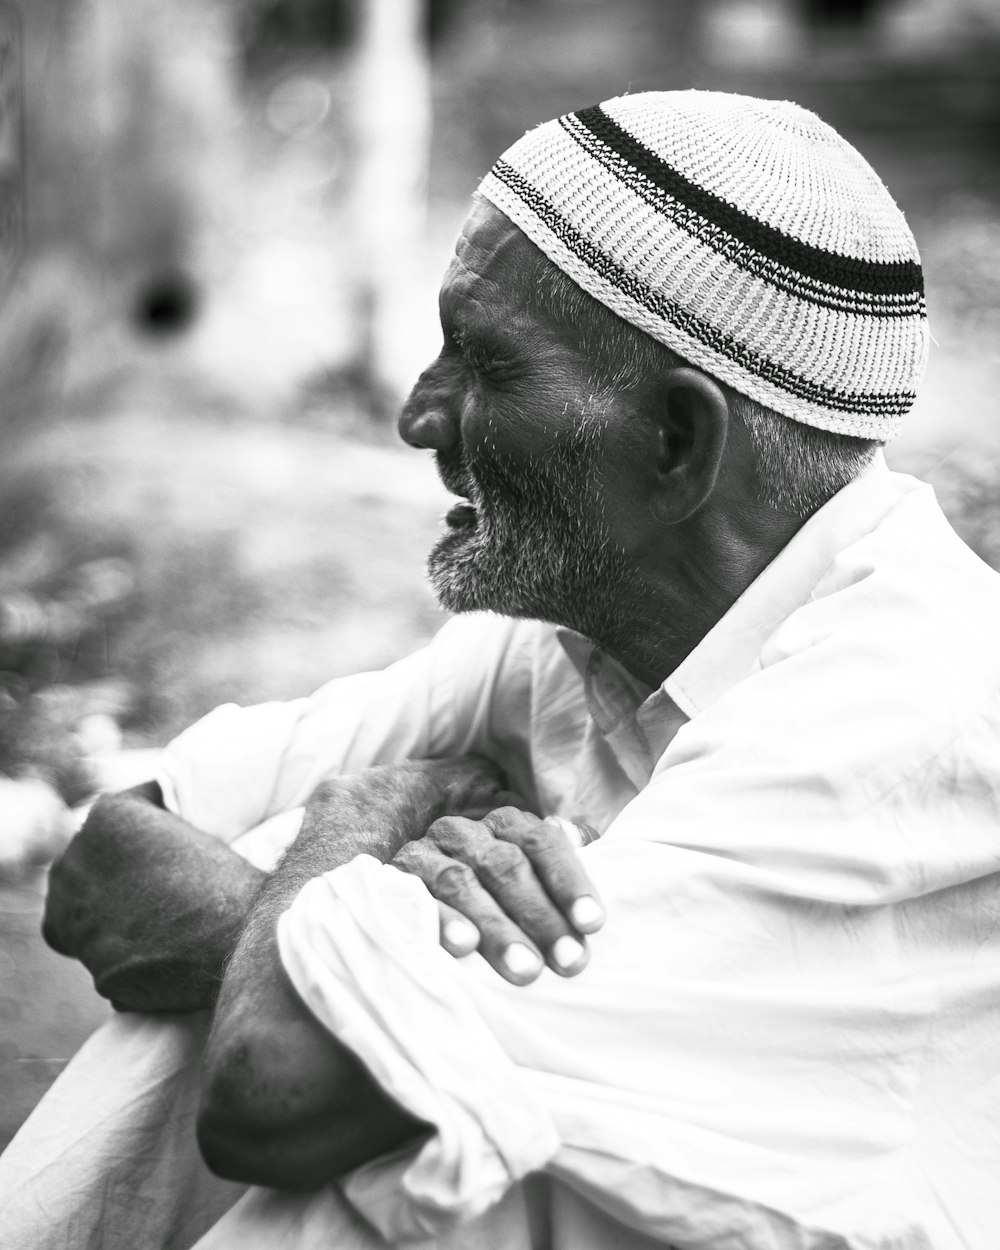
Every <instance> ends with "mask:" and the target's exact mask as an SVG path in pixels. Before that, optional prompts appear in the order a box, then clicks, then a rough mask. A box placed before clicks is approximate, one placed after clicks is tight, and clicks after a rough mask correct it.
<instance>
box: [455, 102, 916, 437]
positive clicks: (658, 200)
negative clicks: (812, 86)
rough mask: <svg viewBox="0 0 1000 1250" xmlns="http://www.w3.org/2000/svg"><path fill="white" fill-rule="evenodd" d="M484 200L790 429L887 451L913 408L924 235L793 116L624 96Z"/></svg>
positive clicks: (865, 171)
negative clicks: (854, 439) (796, 424)
mask: <svg viewBox="0 0 1000 1250" xmlns="http://www.w3.org/2000/svg"><path fill="white" fill-rule="evenodd" d="M479 190H480V193H481V194H482V195H484V196H485V197H486V198H487V199H488V200H489V201H490V202H491V203H493V204H494V205H495V206H496V207H497V208H499V209H500V210H501V211H502V212H503V213H505V214H506V215H507V216H508V217H509V218H510V219H511V220H512V221H513V222H514V223H515V224H516V225H518V226H519V227H520V228H521V229H522V230H523V231H524V233H525V234H526V235H527V236H528V237H529V238H530V239H531V240H532V242H534V243H535V244H537V246H538V247H539V248H541V250H542V251H543V252H544V253H545V255H546V256H548V258H549V259H550V260H551V261H553V262H554V264H556V265H558V267H559V268H560V269H561V270H562V271H563V272H564V273H566V274H568V275H569V276H570V277H571V278H572V279H573V280H574V281H575V282H576V283H578V284H579V285H580V286H581V287H582V288H583V289H584V290H585V291H587V292H588V293H589V294H590V295H592V296H594V297H595V298H596V299H598V300H600V301H601V302H602V303H603V304H605V305H607V307H608V308H610V309H611V310H612V311H613V312H615V313H617V314H618V315H619V316H620V317H622V318H624V320H626V321H628V322H630V323H631V324H632V325H635V326H638V327H639V328H640V329H641V330H644V331H645V332H646V333H647V334H650V335H651V336H652V337H653V338H654V339H657V340H659V341H660V342H661V343H664V344H666V346H667V347H669V348H671V349H672V350H673V351H675V352H677V353H678V354H679V355H680V356H683V357H684V358H685V359H686V360H688V361H690V362H691V363H692V364H695V365H698V366H699V367H700V368H703V369H705V370H706V371H707V372H709V373H711V374H712V375H713V376H715V377H716V378H719V379H720V380H722V381H724V382H727V383H729V385H730V386H732V387H734V388H735V389H736V390H738V391H740V392H741V393H742V394H744V395H748V396H750V397H751V398H752V399H755V400H757V401H758V402H759V403H761V404H764V405H766V406H768V407H770V408H773V409H775V410H776V411H777V412H780V413H783V414H784V415H785V416H786V417H791V418H792V419H793V420H796V421H802V422H805V423H806V424H807V425H813V426H818V427H819V428H820V429H823V430H832V431H834V432H835V433H838V434H853V435H856V436H858V437H862V438H871V439H876V440H878V441H881V442H885V441H887V440H888V439H890V438H891V437H892V436H893V435H894V434H895V433H896V432H897V430H898V429H899V426H900V424H901V422H902V418H903V415H904V414H905V413H906V411H907V410H908V409H909V407H910V405H911V404H912V403H913V400H914V391H915V388H916V385H917V382H918V380H919V378H920V375H921V374H922V372H923V368H924V364H925V361H926V357H927V338H928V335H927V318H926V311H925V307H924V296H923V277H922V273H921V269H920V258H919V256H918V254H917V248H916V244H915V243H914V240H913V236H912V234H911V233H910V230H909V228H908V226H907V224H906V221H905V219H904V217H903V214H902V213H901V212H900V210H899V208H898V207H897V206H896V204H895V202H894V201H893V199H892V197H891V196H890V194H889V192H888V191H887V190H886V188H885V186H884V184H883V183H882V181H881V180H880V178H879V177H878V175H877V174H876V173H875V171H874V170H873V169H872V168H871V166H870V165H869V164H868V163H867V161H865V160H864V158H863V157H862V156H860V155H859V153H858V152H856V151H855V150H854V148H852V147H851V146H850V144H848V143H846V142H845V141H844V140H843V139H842V138H841V137H840V135H838V134H837V132H836V131H835V130H833V129H831V127H830V126H828V125H827V124H826V123H825V122H823V121H821V120H820V119H819V118H818V117H817V116H816V115H815V114H814V113H810V112H808V111H806V110H805V109H803V108H800V107H799V106H798V105H796V104H790V103H788V102H786V101H773V100H756V99H752V98H751V97H748V96H737V95H726V94H722V93H719V92H713V91H650V92H644V93H641V94H637V95H628V96H619V97H618V98H617V99H614V100H608V101H607V102H606V103H604V104H600V105H597V106H595V107H594V108H588V109H582V110H581V111H580V112H578V113H568V114H567V115H566V116H565V117H560V118H558V119H557V120H555V121H551V122H546V123H545V124H544V125H542V126H539V127H537V128H536V129H534V130H530V131H529V132H528V133H527V134H526V135H525V136H524V137H523V138H522V139H520V140H518V142H517V143H515V144H514V145H513V147H511V148H510V149H509V150H508V151H507V152H505V153H504V155H503V156H502V157H501V158H500V160H498V161H497V163H496V164H495V165H494V166H493V169H492V170H491V171H490V173H489V174H488V175H487V176H486V178H485V179H484V180H483V182H482V184H481V185H480V188H479Z"/></svg>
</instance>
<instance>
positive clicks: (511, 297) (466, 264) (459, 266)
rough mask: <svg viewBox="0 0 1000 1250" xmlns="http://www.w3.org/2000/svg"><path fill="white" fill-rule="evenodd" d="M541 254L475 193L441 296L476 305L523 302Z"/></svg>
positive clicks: (508, 219)
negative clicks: (470, 301)
mask: <svg viewBox="0 0 1000 1250" xmlns="http://www.w3.org/2000/svg"><path fill="white" fill-rule="evenodd" d="M544 264H545V257H544V256H543V254H542V253H541V251H539V249H538V248H537V247H536V246H535V244H534V243H532V242H531V240H530V239H529V238H528V237H527V235H525V234H524V233H523V232H522V231H521V229H520V228H519V227H518V226H516V225H514V223H513V222H512V221H511V220H510V218H509V217H507V216H505V215H504V214H503V213H502V212H501V211H500V210H499V209H498V208H496V207H495V206H494V205H493V204H491V203H490V202H489V201H488V200H486V199H483V198H482V197H481V196H476V197H475V199H474V201H473V205H472V209H471V210H470V212H469V215H468V216H467V217H466V219H465V221H464V222H463V224H462V229H461V232H460V233H459V236H458V241H457V242H456V244H455V255H454V257H453V259H452V261H451V264H450V265H449V266H448V269H447V271H446V273H445V277H444V281H443V283H442V286H441V293H442V296H446V297H448V298H451V299H455V300H459V301H465V300H473V301H475V302H476V303H483V304H485V303H487V302H488V303H494V304H507V303H510V302H517V303H522V304H523V303H524V302H525V301H527V300H528V299H529V298H530V296H531V293H532V290H533V286H534V282H535V278H536V276H537V273H538V269H539V266H540V265H544Z"/></svg>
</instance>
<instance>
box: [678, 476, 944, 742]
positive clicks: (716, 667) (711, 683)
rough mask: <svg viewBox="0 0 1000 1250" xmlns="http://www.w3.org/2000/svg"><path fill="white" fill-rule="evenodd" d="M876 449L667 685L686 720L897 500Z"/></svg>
mask: <svg viewBox="0 0 1000 1250" xmlns="http://www.w3.org/2000/svg"><path fill="white" fill-rule="evenodd" d="M904 484H905V488H906V489H913V487H915V486H921V485H922V483H917V482H915V481H914V479H912V478H904V477H901V476H900V475H898V474H894V473H890V471H889V469H888V467H887V465H886V463H885V457H884V456H883V454H882V453H881V452H878V453H877V454H876V457H875V460H874V462H873V463H872V464H871V465H870V466H869V467H868V469H866V470H865V471H864V472H863V473H862V474H860V475H859V476H858V477H857V478H855V479H854V480H853V481H852V482H850V483H849V484H848V485H847V486H845V487H844V488H843V489H842V490H840V491H838V492H837V494H836V495H834V496H833V498H832V499H830V500H829V501H828V502H827V503H826V504H824V505H823V507H822V508H820V509H819V510H818V511H817V512H815V513H814V514H813V515H812V516H811V517H810V518H809V520H808V521H806V523H805V524H804V525H803V526H802V528H801V529H800V530H799V531H798V532H797V533H796V535H795V537H794V538H793V539H792V540H791V542H789V543H788V544H787V546H785V547H784V548H783V549H782V550H781V551H780V552H779V553H778V555H777V556H776V557H775V559H774V560H772V561H771V563H770V564H769V565H768V566H767V567H766V568H765V569H764V571H763V572H762V573H761V574H760V576H759V577H757V579H756V580H755V581H753V582H752V583H751V584H750V585H749V586H748V587H747V589H746V590H745V591H744V592H743V594H742V595H740V597H739V599H737V600H736V602H735V603H734V604H733V606H732V607H731V608H730V609H729V611H728V612H727V613H726V614H725V616H724V617H722V619H721V620H720V621H719V622H718V623H717V624H716V625H715V626H714V627H713V628H712V629H711V630H709V632H708V633H707V634H706V635H705V637H704V638H703V639H702V641H701V642H700V643H699V644H698V646H697V647H695V649H694V650H693V651H692V652H691V654H690V655H689V656H688V657H687V658H686V659H685V660H684V661H683V662H682V663H681V664H680V665H679V666H678V667H677V668H676V669H675V670H674V672H673V673H671V675H670V676H669V677H668V678H667V680H666V681H665V682H664V683H663V689H664V690H665V691H666V693H667V694H668V695H670V697H671V698H672V699H673V701H674V702H675V703H676V704H677V706H678V707H679V708H680V709H681V710H682V711H683V712H684V713H685V715H687V716H688V717H693V716H695V715H696V714H697V713H698V712H700V711H703V710H704V709H705V708H706V707H708V706H709V704H711V703H713V702H714V701H715V700H716V699H718V698H719V697H720V696H721V695H723V694H725V693H726V691H727V690H729V689H730V688H731V687H732V686H734V685H735V684H736V683H737V682H738V681H741V680H742V679H743V678H744V677H746V676H747V675H748V674H749V673H750V672H751V671H752V669H753V666H754V664H755V662H756V660H757V657H758V656H759V655H760V652H761V649H762V648H763V646H764V643H765V642H766V640H767V639H768V638H769V637H770V635H771V634H772V633H773V632H774V630H775V629H776V628H777V627H778V625H780V623H781V622H782V621H783V620H785V619H786V618H787V617H788V616H790V615H791V614H792V612H794V611H795V609H796V608H798V607H801V606H802V604H804V603H806V602H807V601H808V600H809V598H810V596H811V594H812V592H813V590H814V589H815V587H816V585H817V583H818V582H819V580H820V579H821V578H822V576H823V574H824V573H825V572H826V571H827V569H828V568H829V567H830V565H831V564H832V563H833V561H834V559H835V558H836V557H837V555H838V554H839V553H840V552H841V551H843V550H844V549H845V548H846V547H849V546H850V545H851V544H852V543H855V542H857V541H858V540H859V539H860V538H862V537H863V536H864V535H865V534H867V533H869V532H870V531H871V530H872V529H874V528H875V526H876V525H877V524H878V523H879V521H880V520H881V519H882V518H883V517H884V516H885V514H886V513H887V512H888V511H889V510H890V508H892V506H893V505H894V504H895V503H896V501H897V500H898V499H899V497H900V494H901V490H900V487H901V485H904Z"/></svg>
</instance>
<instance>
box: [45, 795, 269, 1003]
mask: <svg viewBox="0 0 1000 1250" xmlns="http://www.w3.org/2000/svg"><path fill="white" fill-rule="evenodd" d="M159 800H160V795H159V787H158V786H156V785H155V783H152V782H151V783H148V784H147V785H145V786H137V787H136V788H135V789H133V790H126V791H124V792H122V793H121V794H113V795H106V796H105V797H103V798H101V799H98V801H97V802H96V803H95V804H94V807H93V808H92V810H91V812H90V815H89V816H88V817H87V820H86V822H85V824H84V826H83V828H82V829H81V830H80V832H79V833H78V834H77V835H76V837H75V838H74V839H73V841H72V842H71V843H70V845H69V847H68V848H67V850H66V852H65V853H64V854H63V856H62V857H61V858H60V859H58V860H57V861H56V862H55V864H53V866H52V869H51V871H50V873H49V891H48V897H47V898H46V902H45V918H44V922H43V925H42V934H43V936H44V938H45V940H46V941H47V942H48V944H49V945H50V946H51V947H53V948H54V949H55V950H57V951H59V952H60V953H61V954H63V955H70V956H72V957H73V958H75V959H79V960H80V961H81V963H83V964H84V966H85V967H86V968H87V970H88V972H90V974H91V976H93V978H94V985H95V988H96V989H97V992H98V993H99V994H101V995H103V997H105V998H108V999H110V1000H111V1003H112V1005H113V1006H114V1007H116V1008H117V1009H118V1010H120V1011H196V1010H199V1009H201V1008H206V1007H210V1006H211V1005H212V1004H213V1003H214V1002H215V997H216V994H217V993H218V989H219V985H220V983H221V980H222V969H223V967H224V965H225V961H226V959H227V958H228V957H229V954H230V952H231V951H232V949H233V947H234V946H235V944H236V939H237V938H238V937H239V933H240V930H241V928H242V927H243V922H244V920H245V919H246V915H247V912H248V911H249V909H250V904H251V903H252V902H253V900H254V898H255V897H256V894H257V891H258V890H259V889H260V886H261V883H262V882H263V880H264V874H263V873H262V872H261V871H260V870H259V869H257V868H254V866H253V865H252V864H250V863H248V862H247V861H246V860H245V859H243V858H242V856H240V855H237V854H236V852H235V851H232V850H230V848H229V847H228V846H227V845H226V844H225V843H224V842H222V841H220V840H219V839H218V838H215V837H211V836H210V835H209V834H206V833H201V832H199V831H198V830H197V829H194V828H192V827H191V826H190V825H188V824H186V823H185V822H184V821H183V820H180V819H179V818H178V817H177V816H174V815H173V814H172V813H170V812H168V811H165V810H164V809H163V807H162V805H161V804H160V801H159Z"/></svg>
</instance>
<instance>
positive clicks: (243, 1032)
mask: <svg viewBox="0 0 1000 1250" xmlns="http://www.w3.org/2000/svg"><path fill="white" fill-rule="evenodd" d="M487 770H488V771H487ZM379 772H380V770H377V769H373V770H369V771H368V772H367V773H365V774H362V775H360V776H358V777H341V778H336V779H334V780H332V781H330V782H327V783H324V785H323V786H322V787H321V788H320V789H319V791H317V793H316V794H314V796H313V797H312V798H311V799H310V801H309V804H308V805H307V807H306V814H305V817H304V819H303V824H302V831H301V833H300V834H299V837H298V838H297V839H296V841H295V843H294V844H293V846H292V847H291V848H290V849H289V851H288V852H287V854H286V856H285V858H284V860H283V861H282V862H281V864H280V865H279V866H278V868H277V869H276V870H275V872H274V873H273V874H272V875H271V877H270V878H269V879H268V881H267V883H266V884H265V885H264V887H263V888H262V889H261V891H260V893H259V895H258V897H257V900H256V902H255V904H254V906H253V908H252V911H251V915H250V918H249V920H248V922H247V925H246V928H245V930H244V932H243V936H242V937H241V939H240V941H239V944H238V946H237V948H236V951H235V952H234V954H233V958H232V960H231V962H230V964H229V967H228V969H227V972H226V975H225V980H224V983H223V987H222V991H221V993H220V995H219V1001H218V1004H217V1006H216V1011H215V1019H214V1022H213V1027H212V1033H211V1036H210V1037H209V1041H208V1046H207V1050H206V1060H205V1083H204V1089H203V1095H202V1104H201V1110H200V1114H199V1118H198V1140H199V1144H200V1146H201V1150H202V1154H203V1155H204V1157H205V1160H206V1162H207V1163H208V1165H209V1167H210V1168H211V1169H212V1170H213V1171H215V1172H217V1173H218V1174H219V1175H222V1176H226V1177H229V1178H232V1179H234V1180H240V1181H244V1182H248V1183H252V1184H261V1185H269V1186H273V1187H277V1188H284V1189H314V1188H316V1187H318V1186H319V1185H322V1184H324V1183H325V1182H326V1181H328V1180H330V1179H331V1178H332V1177H334V1176H338V1175H340V1174H342V1173H343V1172H346V1171H349V1170H350V1169H351V1168H354V1167H357V1166H358V1165H359V1164H361V1163H363V1162H365V1161H366V1160H368V1159H371V1158H374V1157H376V1156H377V1155H380V1154H383V1153H385V1152H386V1151H388V1150H391V1149H393V1148H394V1147H396V1146H399V1145H401V1144H402V1143H404V1142H406V1141H408V1140H410V1139H412V1138H413V1137H414V1136H416V1135H419V1134H420V1133H421V1132H422V1131H424V1128H425V1126H424V1125H422V1124H421V1123H420V1122H419V1121H417V1120H414V1119H413V1117H412V1116H410V1115H408V1114H407V1113H406V1112H404V1111H403V1110H402V1109H401V1108H400V1107H398V1106H397V1105H396V1104H395V1103H394V1102H393V1101H392V1100H391V1099H390V1098H388V1097H387V1096H386V1095H385V1094H384V1093H383V1092H382V1090H381V1089H380V1088H379V1087H378V1085H377V1084H376V1083H375V1082H374V1080H373V1079H372V1078H371V1076H370V1075H369V1074H368V1072H367V1071H366V1070H365V1069H364V1068H363V1067H362V1065H361V1064H360V1063H359V1062H358V1061H357V1060H356V1059H355V1058H354V1056H353V1055H352V1054H351V1052H350V1051H348V1050H347V1049H346V1048H345V1047H343V1046H342V1045H341V1043H340V1042H339V1041H338V1040H337V1039H336V1038H334V1037H333V1036H331V1035H330V1034H329V1033H327V1031H326V1030H325V1029H324V1028H323V1027H322V1026H321V1025H319V1024H318V1023H317V1022H316V1020H315V1019H314V1018H313V1017H312V1015H311V1013H310V1012H309V1010H308V1009H307V1008H306V1007H305V1006H304V1004H303V1003H302V1002H301V1000H300V999H299V997H298V995H297V994H296V993H295V991H294V989H293V988H292V987H291V985H290V984H289V982H288V980H287V978H286V976H285V973H284V970H283V968H282V966H281V961H280V958H279V955H278V949H277V937H276V926H277V921H278V917H279V916H280V915H281V913H282V912H283V911H285V910H286V908H287V907H288V906H289V905H290V904H291V902H292V900H293V899H294V898H295V896H296V894H297V893H298V892H299V890H300V889H301V888H302V886H303V885H305V883H306V882H307V881H309V880H311V879H312V878H313V877H316V876H319V875H320V874H321V873H323V872H326V871H329V870H330V869H332V868H336V867H339V866H340V865H341V864H344V863H347V862H348V861H349V860H351V859H353V858H354V857H355V856H357V855H360V854H365V853H367V854H370V855H374V856H375V857H376V858H377V859H380V860H382V861H383V862H387V861H388V860H390V859H392V857H393V856H394V855H395V854H396V852H397V851H398V850H399V849H400V847H401V846H402V845H403V844H404V843H405V842H407V841H409V840H410V839H411V837H412V836H413V831H414V829H420V830H423V829H426V828H427V827H428V826H429V825H431V824H432V823H433V821H434V820H435V819H437V818H438V816H440V815H441V814H443V812H445V811H447V810H449V809H451V810H454V808H455V807H456V806H457V807H459V808H460V807H463V806H464V807H466V808H473V807H475V806H476V803H475V801H474V800H475V798H476V796H475V794H474V793H473V791H475V790H477V789H478V790H487V789H489V786H490V782H491V781H492V788H493V789H494V790H495V789H496V782H495V772H494V771H493V770H492V766H488V765H487V764H486V761H478V762H475V761H469V764H468V766H467V768H466V770H465V773H466V775H465V777H464V778H461V777H460V778H459V786H458V788H459V789H462V788H465V789H467V790H468V791H469V793H468V794H467V795H465V796H463V795H461V794H459V793H456V785H455V783H454V782H453V781H452V782H449V784H448V786H447V787H442V786H441V785H440V784H438V783H437V782H436V780H435V778H434V776H433V774H432V773H430V772H428V771H426V769H425V768H424V769H422V770H421V771H416V772H414V773H413V775H412V778H411V784H409V785H407V786H406V787H405V789H404V788H401V786H400V778H399V770H398V769H395V770H394V769H386V770H384V777H383V778H382V779H381V780H382V782H383V784H382V785H379V784H378V782H379V777H378V776H377V774H378V773H379ZM455 775H456V764H455V762H453V761H452V762H448V763H447V765H445V763H444V762H442V772H441V776H448V777H452V778H454V777H455ZM446 790H447V793H446ZM463 797H464V799H465V801H463Z"/></svg>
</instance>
